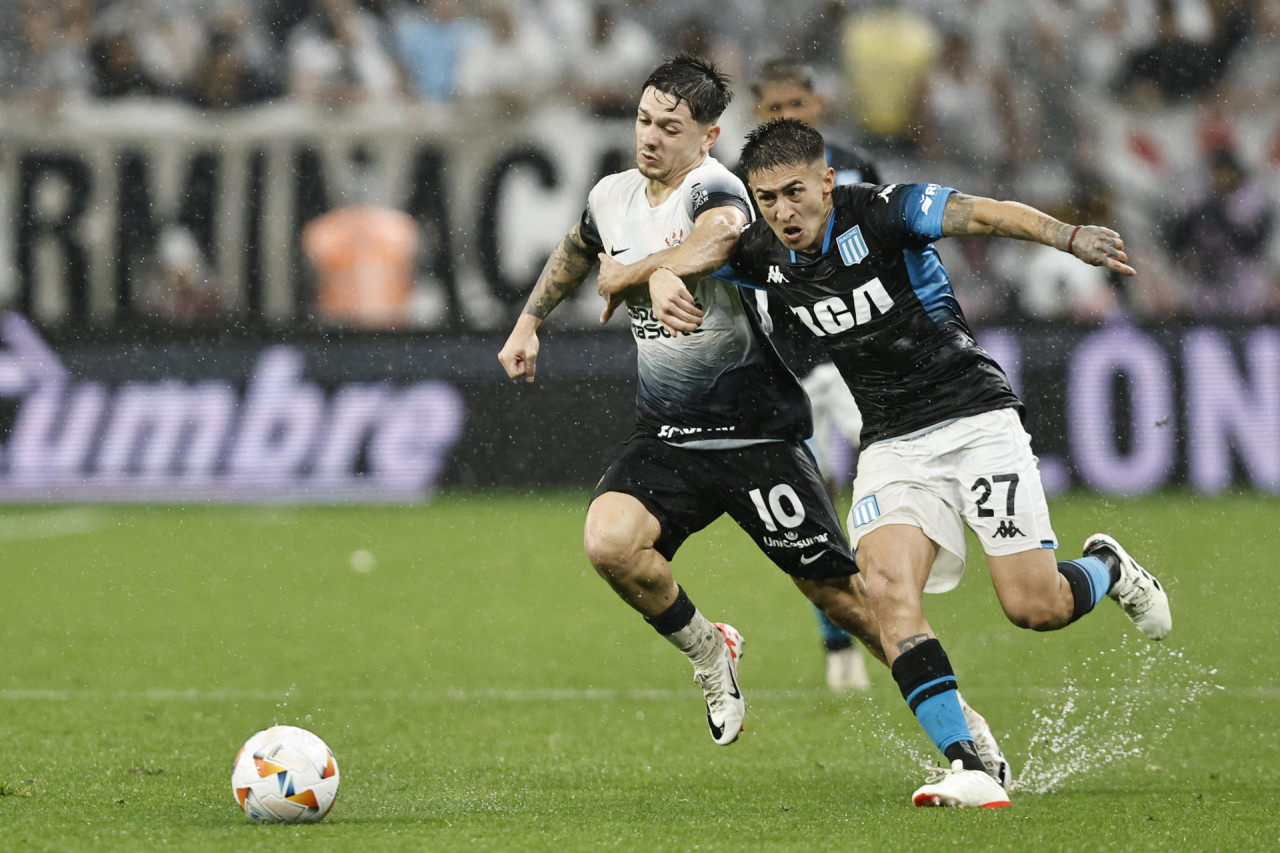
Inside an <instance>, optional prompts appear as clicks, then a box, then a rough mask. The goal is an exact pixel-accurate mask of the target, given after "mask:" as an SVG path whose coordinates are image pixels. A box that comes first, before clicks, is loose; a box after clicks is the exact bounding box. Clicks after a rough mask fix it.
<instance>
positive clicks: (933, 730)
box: [892, 638, 986, 771]
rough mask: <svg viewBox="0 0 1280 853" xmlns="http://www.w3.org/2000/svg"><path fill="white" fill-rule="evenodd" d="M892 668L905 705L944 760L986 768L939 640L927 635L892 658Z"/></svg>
mask: <svg viewBox="0 0 1280 853" xmlns="http://www.w3.org/2000/svg"><path fill="white" fill-rule="evenodd" d="M892 671H893V679H894V681H896V682H898V689H899V690H901V691H902V698H903V699H906V700H907V707H909V708H910V709H911V713H913V714H915V715H916V719H917V720H919V721H920V726H921V727H922V728H923V729H924V730H925V733H926V734H927V735H929V739H930V740H932V741H933V743H934V745H935V746H936V747H938V750H939V751H940V752H942V754H943V755H945V756H946V757H947V761H948V762H951V761H956V760H959V761H962V762H964V768H965V769H966V770H983V771H985V770H986V766H985V765H984V764H983V763H982V759H981V758H980V757H979V756H978V748H977V747H976V746H975V745H974V743H973V735H972V734H971V733H970V732H969V725H968V723H966V722H965V719H964V711H963V710H961V708H960V699H959V696H958V694H957V693H956V676H955V673H954V672H953V671H952V669H951V661H950V660H949V659H948V658H947V653H946V652H945V651H944V650H943V648H942V643H940V642H938V640H937V639H936V638H930V639H928V640H925V641H924V642H923V643H921V644H920V645H918V646H913V647H912V648H910V649H907V651H905V652H903V653H902V654H901V655H899V656H898V659H897V660H895V661H894V662H893V667H892Z"/></svg>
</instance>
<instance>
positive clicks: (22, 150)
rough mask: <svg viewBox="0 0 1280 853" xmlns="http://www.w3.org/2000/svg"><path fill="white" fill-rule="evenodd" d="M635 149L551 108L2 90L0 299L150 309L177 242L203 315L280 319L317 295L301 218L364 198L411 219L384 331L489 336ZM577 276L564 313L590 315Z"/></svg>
mask: <svg viewBox="0 0 1280 853" xmlns="http://www.w3.org/2000/svg"><path fill="white" fill-rule="evenodd" d="M566 140H572V144H566ZM633 161H634V138H633V130H632V122H630V121H627V120H621V121H620V120H616V119H615V120H605V119H599V118H595V117H592V116H589V115H586V114H584V113H582V112H580V111H576V110H572V109H563V108H557V107H546V108H543V109H541V110H539V111H537V112H536V113H534V114H532V115H526V116H523V117H510V116H499V115H493V116H484V115H475V114H471V113H467V114H463V113H460V112H459V113H452V112H450V111H449V110H448V108H447V107H443V106H440V105H434V106H430V107H427V106H423V105H405V106H403V107H397V108H396V109H394V110H391V109H386V108H383V109H370V110H367V111H366V110H352V111H349V112H345V113H340V114H334V113H330V112H328V111H326V110H319V109H311V108H309V107H306V106H303V105H299V104H279V105H271V106H267V107H261V108H257V109H252V110H245V111H237V112H234V113H228V114H218V115H210V114H207V113H204V114H202V113H200V112H198V111H195V110H193V109H190V108H188V107H184V106H182V105H178V104H156V103H135V102H130V101H125V102H121V103H115V102H113V103H111V104H110V105H103V104H94V103H88V104H82V105H79V107H78V108H77V109H75V110H68V111H67V112H66V113H65V114H64V115H60V116H59V117H58V120H56V121H49V120H34V119H33V117H31V116H26V115H25V114H24V113H22V112H21V111H19V110H18V109H17V108H16V107H8V108H6V107H4V105H0V305H4V306H5V307H8V308H11V309H14V310H18V311H20V312H22V313H24V314H26V315H27V316H29V317H31V318H32V320H33V321H34V322H35V323H36V324H37V325H38V326H40V327H41V328H43V329H46V330H49V331H53V332H56V331H57V330H59V329H64V330H65V329H70V330H74V329H80V328H90V329H104V328H113V327H118V326H121V325H128V324H129V323H131V322H133V323H138V322H146V321H148V320H149V319H155V313H156V312H155V310H154V306H153V305H152V304H151V302H152V301H153V300H154V298H159V299H163V298H164V296H163V294H159V295H158V296H157V295H155V294H152V293H151V291H152V290H155V287H154V283H153V282H152V281H151V279H152V278H153V277H154V276H155V273H156V269H157V267H158V266H159V265H160V264H161V262H162V260H163V258H164V257H165V253H166V251H168V250H169V247H170V246H174V247H177V246H185V247H190V248H189V249H184V250H183V254H184V256H185V255H193V256H195V258H196V259H197V260H195V261H193V263H194V264H195V265H196V266H198V267H199V269H200V270H201V276H202V277H203V276H206V275H207V276H208V277H209V278H210V279H211V280H213V281H214V282H215V283H216V289H217V291H218V292H217V294H216V296H217V306H218V314H217V315H216V320H217V321H221V320H224V319H225V320H229V321H232V322H244V323H248V324H252V325H255V326H257V327H259V328H266V329H267V330H271V329H279V328H287V327H289V326H292V325H297V324H298V323H300V322H309V321H313V320H314V319H315V316H314V315H315V305H316V303H317V302H318V301H321V300H319V299H318V298H317V294H316V289H317V282H316V278H317V261H316V259H315V258H314V257H313V256H311V255H309V254H308V253H307V251H306V247H305V245H304V242H305V241H304V240H303V234H304V231H305V229H306V227H307V226H308V225H309V224H311V223H314V222H317V221H318V220H320V219H322V217H323V215H324V214H326V213H328V212H330V211H335V210H341V209H344V208H357V209H361V208H375V209H377V210H379V211H382V212H386V213H390V214H391V215H393V216H396V217H398V218H399V220H400V221H401V222H405V223H407V224H406V225H405V228H406V229H407V230H408V232H409V233H408V234H407V236H406V238H405V241H404V244H403V245H402V246H390V247H387V248H386V251H387V252H388V253H391V254H394V253H396V252H402V253H404V262H405V265H406V266H407V267H409V269H410V271H409V273H408V277H410V278H411V281H410V282H408V287H407V288H406V290H408V291H411V294H412V298H411V301H410V303H409V304H408V305H406V306H405V307H404V315H403V316H401V317H398V318H397V319H396V323H395V325H396V327H397V328H411V329H418V330H455V331H456V330H466V331H495V330H497V329H499V328H500V327H503V326H505V325H506V323H507V317H508V314H509V310H510V308H511V306H512V305H513V304H514V303H517V302H523V300H524V298H525V296H526V295H527V293H528V291H529V289H530V287H531V286H532V284H533V282H534V280H535V278H536V276H537V273H538V271H539V270H540V269H541V267H542V264H543V262H544V261H545V259H546V257H547V256H548V255H549V254H550V253H551V251H552V249H554V248H555V246H556V244H557V243H558V242H559V241H560V239H561V238H562V237H563V236H564V235H565V233H566V232H567V231H568V230H569V228H571V227H572V226H573V224H574V223H575V222H576V221H577V220H578V218H579V217H580V216H581V215H582V211H583V208H584V206H585V202H586V197H587V192H588V190H589V189H590V188H591V186H592V185H593V184H594V183H595V181H596V180H598V179H599V178H600V177H601V176H603V175H605V174H608V173H611V172H615V171H619V170H621V169H625V168H628V167H629V166H630V165H631V164H632V163H633ZM404 214H407V217H405V216H404ZM366 239H367V235H366ZM330 242H333V241H332V240H331V241H330ZM387 263H388V264H389V265H392V266H394V265H395V264H396V260H395V259H394V258H392V259H389V260H387ZM366 271H367V270H366ZM583 290H584V293H583V294H582V300H580V301H581V302H582V303H584V304H583V305H582V307H581V310H574V309H573V308H572V307H570V308H567V309H566V310H564V311H563V312H562V313H563V315H564V321H565V322H570V323H573V324H575V325H578V326H580V327H583V328H587V327H590V325H591V324H592V323H593V322H594V320H595V314H596V313H598V311H596V310H595V309H594V308H593V307H591V306H588V305H586V304H585V303H586V302H588V301H589V300H588V299H587V297H588V296H590V295H592V294H590V293H587V292H586V291H590V290H593V289H592V288H584V289H583Z"/></svg>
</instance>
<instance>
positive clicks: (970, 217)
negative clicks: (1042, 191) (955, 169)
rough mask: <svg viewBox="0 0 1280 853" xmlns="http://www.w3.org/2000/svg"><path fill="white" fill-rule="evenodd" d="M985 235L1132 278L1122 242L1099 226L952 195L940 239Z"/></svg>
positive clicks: (1011, 204)
mask: <svg viewBox="0 0 1280 853" xmlns="http://www.w3.org/2000/svg"><path fill="white" fill-rule="evenodd" d="M980 234H986V235H991V236H993V237H1011V238H1013V239H1015V240H1030V241H1031V242H1033V243H1041V244H1043V245H1045V246H1052V247H1053V248H1055V249H1058V250H1059V251H1062V252H1067V253H1068V254H1071V255H1075V256H1076V257H1077V258H1079V259H1080V260H1082V261H1084V262H1085V263H1087V264H1092V265H1093V266H1095V267H1106V268H1107V269H1109V270H1111V271H1112V272H1118V273H1120V274H1121V275H1133V274H1134V269H1133V267H1131V266H1129V265H1128V264H1127V263H1125V261H1127V260H1128V256H1127V255H1125V252H1124V240H1122V239H1120V235H1119V234H1117V233H1116V232H1114V231H1112V230H1111V229H1110V228H1103V227H1102V226H1100V225H1068V224H1067V223H1065V222H1059V221H1058V220H1056V219H1054V218H1053V217H1052V216H1050V215H1049V214H1047V213H1043V212H1042V211H1039V210H1036V209H1035V208H1034V207H1031V206H1030V205H1026V204H1022V203H1021V202H1016V201H996V200H995V199H991V198H983V197H982V196H972V195H965V194H964V193H952V194H951V195H950V196H949V197H948V198H947V206H946V208H945V209H944V210H943V213H942V236H944V237H963V236H967V235H980Z"/></svg>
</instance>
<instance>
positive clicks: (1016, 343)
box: [0, 313, 1280, 503]
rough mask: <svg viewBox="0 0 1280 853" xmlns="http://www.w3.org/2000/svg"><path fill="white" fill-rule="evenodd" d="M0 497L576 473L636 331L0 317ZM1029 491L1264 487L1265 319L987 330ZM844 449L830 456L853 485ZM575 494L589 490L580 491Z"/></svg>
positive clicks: (552, 478) (560, 480)
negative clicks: (509, 367)
mask: <svg viewBox="0 0 1280 853" xmlns="http://www.w3.org/2000/svg"><path fill="white" fill-rule="evenodd" d="M0 336H2V337H3V341H2V342H0V343H2V345H0V500H4V501H70V500H75V501H81V500H107V501H179V502H188V501H323V502H350V501H379V502H397V503H402V502H416V501H421V500H426V499H428V498H429V497H430V495H431V494H432V493H433V492H434V491H435V490H436V489H437V488H439V487H473V486H478V487H493V486H498V487H509V488H517V489H528V490H530V491H531V492H533V493H536V491H537V490H538V489H541V488H546V487H570V488H581V489H583V490H584V492H585V490H586V489H588V488H589V487H590V486H591V484H593V483H594V482H595V481H596V479H597V478H598V477H599V475H600V473H601V472H602V471H603V469H604V467H605V465H606V464H607V463H608V461H609V459H610V458H611V457H612V456H613V455H614V454H615V453H616V452H617V450H618V447H619V444H620V443H621V442H622V441H623V440H624V439H625V438H626V436H627V434H628V433H629V431H630V429H631V426H632V423H633V399H632V397H633V394H634V381H635V379H634V376H635V366H634V359H635V354H634V346H633V344H632V343H631V341H630V339H629V335H628V334H627V333H626V332H625V331H623V330H622V328H619V329H617V330H616V332H612V333H606V334H598V333H596V334H589V333H580V332H573V331H571V330H570V331H564V330H561V331H556V330H554V329H552V330H550V331H548V333H547V334H545V335H544V340H543V347H542V353H541V358H540V360H539V369H538V380H537V382H535V383H531V384H530V383H525V382H523V381H510V380H508V379H506V377H505V375H504V374H503V373H502V370H501V368H500V366H499V365H498V363H497V360H496V353H497V351H498V349H499V348H500V347H501V345H502V337H501V336H499V335H472V336H464V335H388V336H382V337H378V336H363V337H348V338H339V339H325V338H317V339H314V340H309V341H308V340H297V341H293V342H290V343H264V342H262V341H261V340H252V339H245V340H240V341H221V342H198V341H197V342H192V341H183V342H168V343H164V342H153V343H135V344H130V345H121V344H119V343H115V342H98V343H92V342H76V343H58V344H51V343H50V342H49V341H48V340H47V339H45V338H43V337H42V336H41V334H40V332H39V331H38V330H37V329H36V328H35V327H34V326H33V325H32V324H31V323H30V321H29V320H28V319H27V318H26V317H24V316H22V315H20V314H17V313H8V314H5V315H3V316H0ZM979 340H980V342H981V343H982V344H983V346H985V347H986V348H987V349H988V350H989V351H990V352H991V353H992V354H993V355H994V356H995V357H996V358H997V359H998V360H999V361H1000V362H1001V363H1003V364H1004V365H1006V367H1007V369H1008V371H1009V373H1010V378H1011V380H1012V381H1013V383H1014V385H1015V387H1016V388H1017V389H1018V390H1019V392H1020V394H1021V395H1022V396H1023V398H1024V399H1025V400H1026V402H1027V404H1028V420H1027V424H1028V429H1029V430H1030V431H1031V433H1032V436H1033V438H1034V440H1035V447H1036V448H1037V452H1038V453H1039V456H1040V467H1041V471H1042V474H1043V477H1044V481H1045V485H1046V487H1047V489H1048V490H1049V491H1050V492H1051V493H1057V492H1061V491H1063V490H1066V489H1072V488H1078V489H1087V490H1092V491H1097V492H1101V493H1106V494H1114V495H1137V494H1143V493H1147V492H1152V491H1155V490H1159V489H1163V488H1167V487H1187V488H1190V489H1191V490H1194V491H1196V492H1201V493H1208V494H1216V493H1221V492H1225V491H1229V490H1235V489H1244V490H1256V491H1262V492H1267V493H1273V494H1274V493H1280V328H1277V327H1274V326H1256V327H1252V328H1219V327H1212V326H1187V327H1182V328H1166V327H1161V328H1156V329H1144V328H1139V327H1134V326H1129V325H1124V324H1114V325H1110V326H1106V327H1102V328H1098V329H1083V330H1070V329H1063V328H1048V327H1044V328H1039V327H1036V328H1026V329H1016V330H1015V329H987V330H983V331H982V332H980V334H979ZM854 456H855V454H854V452H853V451H852V450H851V449H849V448H847V447H845V448H843V449H842V450H841V451H840V452H838V453H837V454H836V458H835V460H834V463H835V466H836V468H837V472H836V473H837V477H838V481H840V482H846V483H847V482H848V477H849V475H850V473H851V470H852V466H853V464H854ZM584 499H585V495H584Z"/></svg>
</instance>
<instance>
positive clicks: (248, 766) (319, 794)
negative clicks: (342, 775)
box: [231, 726, 339, 823]
mask: <svg viewBox="0 0 1280 853" xmlns="http://www.w3.org/2000/svg"><path fill="white" fill-rule="evenodd" d="M338 780H339V776H338V762H337V761H336V760H335V759H334V757H333V751H332V750H330V749H329V747H328V746H326V745H325V742H324V741H322V740H320V738H318V737H316V736H315V735H314V734H312V733H311V732H309V731H307V730H306V729H300V728H298V727H297V726H272V727H271V728H269V729H266V730H264V731H260V732H258V733H257V734H256V735H254V736H253V737H251V738H249V739H248V740H247V741H245V743H244V746H242V747H240V751H239V752H237V753H236V760H235V763H234V764H233V765H232V768H231V790H232V792H233V793H234V794H235V797H236V802H238V803H239V804H240V807H241V808H242V809H244V813H245V814H247V815H248V816H249V817H250V818H252V819H253V820H256V821H257V822H259V823H315V822H316V821H318V820H320V819H321V818H323V817H324V816H325V815H327V814H328V813H329V809H331V808H333V801H334V799H335V798H336V797H337V796H338Z"/></svg>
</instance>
